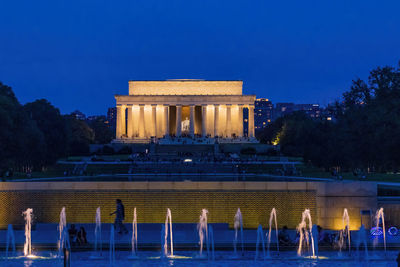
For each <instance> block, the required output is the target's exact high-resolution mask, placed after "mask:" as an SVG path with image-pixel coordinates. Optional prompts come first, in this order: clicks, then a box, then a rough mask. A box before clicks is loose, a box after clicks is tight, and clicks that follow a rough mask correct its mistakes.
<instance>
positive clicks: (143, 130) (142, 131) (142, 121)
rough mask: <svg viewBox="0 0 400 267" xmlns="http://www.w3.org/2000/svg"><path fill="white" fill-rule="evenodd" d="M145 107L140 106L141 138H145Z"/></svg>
mask: <svg viewBox="0 0 400 267" xmlns="http://www.w3.org/2000/svg"><path fill="white" fill-rule="evenodd" d="M144 125H145V123H144V105H143V104H140V105H139V137H140V138H144V137H146V136H145V129H144Z"/></svg>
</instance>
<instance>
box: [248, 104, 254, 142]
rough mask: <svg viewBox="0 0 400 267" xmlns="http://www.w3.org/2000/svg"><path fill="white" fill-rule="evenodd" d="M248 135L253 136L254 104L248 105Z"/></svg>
mask: <svg viewBox="0 0 400 267" xmlns="http://www.w3.org/2000/svg"><path fill="white" fill-rule="evenodd" d="M248 129H249V137H254V105H249V127H248Z"/></svg>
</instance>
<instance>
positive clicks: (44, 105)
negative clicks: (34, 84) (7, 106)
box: [24, 99, 67, 165]
mask: <svg viewBox="0 0 400 267" xmlns="http://www.w3.org/2000/svg"><path fill="white" fill-rule="evenodd" d="M24 109H25V111H26V112H27V114H28V115H29V116H30V118H31V119H32V120H34V121H35V122H36V125H37V126H38V128H39V129H40V131H41V132H42V133H43V135H44V141H45V147H44V152H45V162H44V163H45V164H46V165H48V164H53V163H55V162H56V160H57V159H58V158H60V157H63V156H65V155H66V152H67V142H66V140H67V135H66V124H65V120H64V117H63V116H61V114H60V111H59V109H57V108H55V107H54V106H53V105H51V104H50V102H48V101H47V100H45V99H40V100H36V101H34V102H32V103H27V104H25V106H24Z"/></svg>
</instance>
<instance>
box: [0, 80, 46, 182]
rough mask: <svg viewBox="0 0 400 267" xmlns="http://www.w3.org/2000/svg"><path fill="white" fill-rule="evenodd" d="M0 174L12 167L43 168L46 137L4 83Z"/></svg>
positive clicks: (0, 113)
mask: <svg viewBox="0 0 400 267" xmlns="http://www.w3.org/2000/svg"><path fill="white" fill-rule="evenodd" d="M0 125H1V127H0V175H1V173H2V172H3V171H4V170H6V169H10V168H14V169H21V170H22V169H28V168H29V169H32V168H40V167H42V163H43V156H44V153H43V150H42V148H43V145H44V142H43V134H42V133H41V131H40V130H39V129H38V127H37V125H36V123H35V122H34V121H32V120H31V119H30V118H29V116H28V115H27V113H26V112H25V111H24V109H23V107H22V106H21V104H20V103H19V102H18V100H17V98H16V97H15V95H14V93H13V91H12V89H11V87H9V86H7V85H4V84H2V83H1V82H0Z"/></svg>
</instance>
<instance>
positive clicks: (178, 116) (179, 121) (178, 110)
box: [175, 105, 182, 136]
mask: <svg viewBox="0 0 400 267" xmlns="http://www.w3.org/2000/svg"><path fill="white" fill-rule="evenodd" d="M175 133H176V136H181V134H182V106H181V105H176V131H175Z"/></svg>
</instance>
